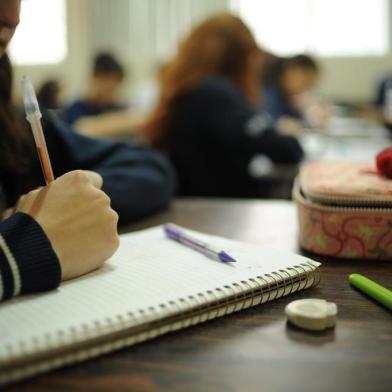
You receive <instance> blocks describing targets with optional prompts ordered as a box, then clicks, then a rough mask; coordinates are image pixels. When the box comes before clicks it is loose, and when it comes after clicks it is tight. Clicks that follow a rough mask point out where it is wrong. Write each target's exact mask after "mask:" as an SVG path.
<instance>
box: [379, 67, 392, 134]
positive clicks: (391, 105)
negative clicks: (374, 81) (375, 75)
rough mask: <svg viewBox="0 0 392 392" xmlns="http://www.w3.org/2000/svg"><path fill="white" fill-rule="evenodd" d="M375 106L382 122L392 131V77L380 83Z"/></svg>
mask: <svg viewBox="0 0 392 392" xmlns="http://www.w3.org/2000/svg"><path fill="white" fill-rule="evenodd" d="M375 106H376V110H377V111H378V112H379V118H380V119H381V121H382V122H384V124H385V125H386V126H387V127H388V128H389V129H392V75H390V76H389V77H386V78H384V79H383V80H382V81H381V83H379V85H378V88H377V95H376V102H375Z"/></svg>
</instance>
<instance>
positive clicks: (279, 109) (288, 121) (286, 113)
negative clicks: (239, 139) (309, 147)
mask: <svg viewBox="0 0 392 392" xmlns="http://www.w3.org/2000/svg"><path fill="white" fill-rule="evenodd" d="M319 73H320V71H319V67H318V65H317V63H316V61H315V60H314V59H313V58H312V57H310V56H307V55H304V54H300V55H296V56H293V57H287V58H283V57H281V58H278V57H275V58H272V59H270V60H269V61H268V63H267V64H266V66H265V67H264V70H263V84H262V91H263V107H264V109H265V110H266V112H267V113H269V114H270V115H271V116H272V117H273V118H274V120H275V121H276V122H277V126H278V127H279V128H280V129H282V130H283V131H284V130H285V129H287V131H288V132H289V130H290V129H292V130H293V132H294V133H295V130H296V129H297V128H298V131H300V130H301V129H302V128H303V126H304V124H305V123H306V119H305V113H304V111H305V106H306V105H305V104H304V103H303V101H301V100H300V97H301V94H304V93H306V92H308V91H310V90H311V89H312V88H313V87H314V86H315V85H316V84H317V81H318V79H319ZM306 125H308V124H306Z"/></svg>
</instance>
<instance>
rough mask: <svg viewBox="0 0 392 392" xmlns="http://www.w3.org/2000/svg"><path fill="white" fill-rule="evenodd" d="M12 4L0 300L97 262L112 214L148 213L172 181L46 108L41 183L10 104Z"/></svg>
mask: <svg viewBox="0 0 392 392" xmlns="http://www.w3.org/2000/svg"><path fill="white" fill-rule="evenodd" d="M19 8H20V1H19V0H2V1H1V2H0V37H1V38H0V301H1V300H4V299H7V298H10V297H13V296H16V295H19V294H24V293H29V292H35V291H40V290H48V289H52V288H55V287H57V286H58V285H59V283H60V281H61V280H65V279H71V278H74V277H76V276H80V275H83V274H85V273H87V272H90V271H92V270H94V269H96V268H98V267H99V266H101V265H102V264H103V262H104V261H105V260H106V259H107V258H109V257H110V256H111V255H112V254H113V253H114V251H115V250H116V248H117V246H118V234H117V221H118V215H119V216H120V223H126V222H129V221H131V220H133V219H137V218H140V217H142V216H145V215H147V214H150V213H152V212H153V211H155V210H157V209H158V208H160V207H162V206H164V205H165V204H166V203H167V202H168V200H169V198H170V196H171V194H172V192H173V187H174V184H173V173H172V170H171V168H170V166H169V165H168V163H167V162H166V161H165V159H163V158H162V157H160V156H159V155H157V154H155V153H153V152H151V151H149V150H147V149H144V148H141V147H137V146H131V145H125V144H121V143H113V142H109V141H100V140H95V139H90V138H87V137H85V136H82V135H78V134H77V133H75V132H70V131H69V129H67V128H66V127H64V125H63V124H61V123H59V122H58V121H56V119H55V118H54V117H52V116H50V115H48V114H44V118H43V129H44V131H45V136H46V139H47V144H48V150H49V155H50V157H51V161H52V166H53V170H54V173H55V176H56V177H57V179H56V180H55V181H53V182H52V183H50V184H49V185H47V186H44V184H43V178H42V172H41V168H40V164H39V161H38V158H37V152H36V149H35V146H34V143H33V142H32V138H31V131H30V130H29V129H28V126H27V124H26V122H24V123H21V122H20V121H19V119H18V118H17V116H16V115H15V112H14V110H13V107H12V96H11V86H12V68H11V64H10V62H9V59H8V57H7V55H6V54H5V50H6V47H7V45H8V43H9V41H10V40H11V38H12V36H13V34H14V32H15V29H16V26H17V25H18V23H19ZM114 210H115V211H116V212H117V213H116V212H115V211H114ZM117 214H118V215H117Z"/></svg>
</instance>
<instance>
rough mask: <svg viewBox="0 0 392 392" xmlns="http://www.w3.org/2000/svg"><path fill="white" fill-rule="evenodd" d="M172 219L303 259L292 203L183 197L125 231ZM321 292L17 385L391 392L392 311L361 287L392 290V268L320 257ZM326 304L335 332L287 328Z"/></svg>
mask: <svg viewBox="0 0 392 392" xmlns="http://www.w3.org/2000/svg"><path fill="white" fill-rule="evenodd" d="M165 221H172V222H175V223H177V224H180V225H184V226H187V227H189V228H192V229H196V230H200V231H205V232H208V233H213V234H217V235H222V236H226V237H229V238H233V239H237V240H243V241H249V242H254V243H258V244H269V245H273V246H278V247H280V248H282V249H287V250H292V251H297V252H298V249H297V248H296V212H295V207H294V205H293V204H291V203H290V202H279V201H276V202H275V201H246V200H243V201H235V200H207V199H204V200H203V199H188V200H186V199H182V200H177V201H175V202H173V203H172V205H171V207H170V208H168V209H167V210H166V211H164V212H162V213H160V214H158V215H156V216H154V217H152V218H150V219H147V220H144V221H142V222H139V223H137V224H134V225H132V226H129V227H126V228H124V229H123V231H124V232H127V231H133V230H136V229H141V228H144V227H149V226H151V225H155V224H159V223H162V222H165ZM317 259H318V260H319V261H321V262H322V263H323V266H322V280H321V283H320V285H319V286H318V287H317V288H314V289H310V290H308V291H305V292H301V293H297V294H294V295H292V296H290V297H286V298H282V299H279V300H276V301H273V302H271V303H268V304H264V305H262V306H258V307H255V308H251V309H248V310H246V311H243V312H239V313H236V314H232V315H230V316H226V317H223V318H221V319H217V320H213V321H210V322H208V323H205V324H202V325H198V326H195V327H192V328H189V329H186V330H182V331H179V332H176V333H172V334H169V335H165V336H163V337H160V338H157V339H155V340H152V341H148V342H145V343H142V344H139V345H137V346H133V347H130V348H127V349H124V350H122V351H119V352H116V353H112V354H109V355H106V356H103V357H100V358H98V359H94V360H90V361H88V362H84V363H81V364H78V365H73V366H69V367H67V368H64V369H60V370H57V371H53V372H51V373H48V374H44V375H41V376H38V377H36V378H33V379H30V380H27V381H24V382H21V383H19V384H15V385H14V386H12V387H10V388H8V389H7V390H9V391H10V392H11V391H12V392H17V391H18V392H22V391H23V392H27V391H29V392H33V391H34V392H38V391H39V392H49V391H113V392H117V391H119V392H121V391H205V392H209V391H273V392H275V391H278V392H280V391H290V392H291V391H293V392H295V391H328V392H331V391H348V392H350V391H355V392H362V391H369V392H377V391H391V390H392V313H391V312H389V311H388V310H386V309H385V308H383V307H381V306H380V305H378V304H377V303H375V302H373V301H371V300H369V299H368V298H365V297H364V296H363V295H362V294H360V293H359V292H357V291H356V290H354V289H353V288H351V287H350V286H349V284H348V280H347V276H348V274H350V273H352V272H358V273H362V274H364V275H367V276H368V277H370V278H372V279H374V280H376V281H377V282H379V283H380V284H382V285H384V286H387V287H389V288H392V263H388V262H378V261H347V260H346V261H345V260H328V259H327V258H317ZM306 297H316V298H325V299H328V300H329V301H334V302H336V303H337V304H338V308H339V315H338V322H337V325H336V327H335V328H334V329H330V330H328V331H325V332H319V333H311V332H305V331H302V330H300V329H297V328H295V327H292V326H291V325H289V324H287V322H286V318H285V315H284V307H285V305H286V304H287V303H288V302H290V301H292V300H295V299H299V298H306Z"/></svg>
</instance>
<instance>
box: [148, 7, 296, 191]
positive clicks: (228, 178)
mask: <svg viewBox="0 0 392 392" xmlns="http://www.w3.org/2000/svg"><path fill="white" fill-rule="evenodd" d="M265 57H266V54H264V53H263V52H262V50H261V49H260V48H259V47H258V45H257V44H256V41H255V39H254V37H253V35H252V33H251V32H250V30H249V29H248V28H247V26H246V25H245V24H244V23H243V22H242V21H241V19H239V18H238V17H236V16H233V15H230V14H222V15H217V16H214V17H211V18H209V19H207V20H206V21H204V22H203V23H201V24H200V25H198V26H197V27H196V28H195V29H194V30H193V31H192V32H191V33H190V34H189V36H188V37H187V38H186V39H185V40H184V41H183V43H182V44H181V45H180V47H179V51H178V54H177V55H176V56H175V58H174V59H172V60H171V61H170V62H169V63H168V65H167V66H166V68H165V69H164V70H163V72H162V74H161V81H160V91H161V93H160V98H159V101H158V104H157V106H156V107H155V109H154V110H153V112H152V114H151V116H150V118H149V119H148V121H147V123H146V124H145V126H144V134H145V136H146V138H147V139H148V140H150V141H151V142H152V143H153V144H154V145H155V146H156V147H158V148H160V149H162V150H163V151H165V152H166V153H167V154H168V156H169V157H170V159H171V161H172V162H173V163H174V165H175V167H176V169H177V172H178V177H179V193H180V194H181V195H192V196H212V197H213V196H219V197H252V196H257V195H258V184H257V183H256V182H255V181H254V180H253V179H252V178H251V176H250V175H249V173H248V166H249V163H250V161H251V159H252V157H253V156H254V155H256V154H264V155H265V156H267V157H268V158H270V159H271V160H272V161H273V162H275V163H285V164H291V163H297V162H299V161H300V160H301V158H302V155H303V152H302V149H301V147H300V145H299V144H298V142H297V140H296V139H295V138H293V137H290V136H284V135H281V134H279V133H278V132H277V131H276V130H275V129H274V128H273V122H272V119H271V118H270V117H269V116H268V115H267V114H265V113H263V112H262V111H261V110H260V107H261V102H260V97H259V94H260V83H261V80H260V79H261V76H260V75H261V70H262V66H263V61H264V59H265Z"/></svg>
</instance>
